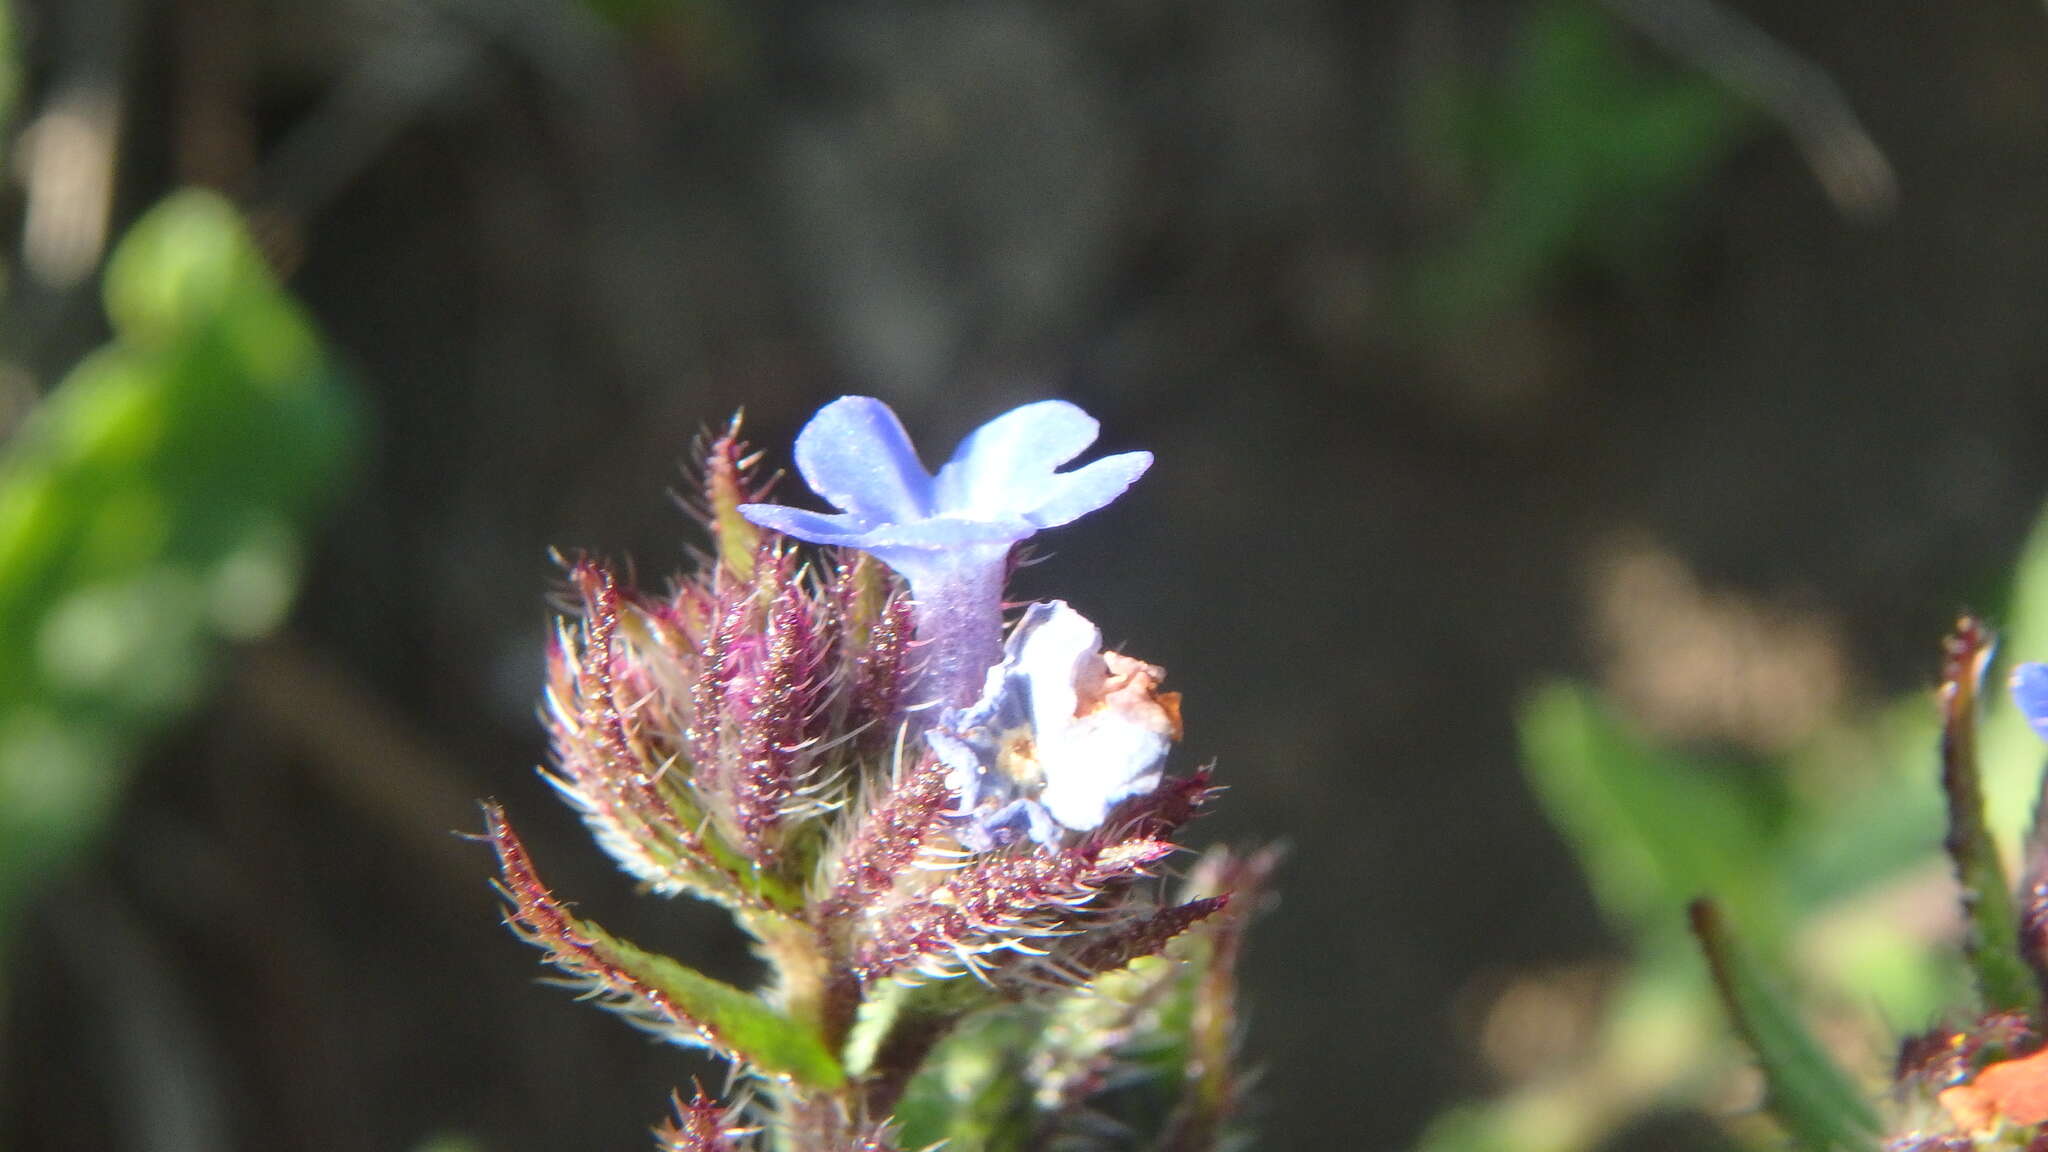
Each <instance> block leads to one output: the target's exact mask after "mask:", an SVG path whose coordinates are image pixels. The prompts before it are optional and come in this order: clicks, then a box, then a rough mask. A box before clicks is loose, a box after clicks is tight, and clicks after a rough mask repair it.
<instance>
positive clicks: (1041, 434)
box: [935, 400, 1101, 516]
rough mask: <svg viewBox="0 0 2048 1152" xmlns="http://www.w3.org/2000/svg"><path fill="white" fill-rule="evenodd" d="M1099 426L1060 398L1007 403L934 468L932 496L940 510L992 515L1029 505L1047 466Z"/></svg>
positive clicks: (1076, 450)
mask: <svg viewBox="0 0 2048 1152" xmlns="http://www.w3.org/2000/svg"><path fill="white" fill-rule="evenodd" d="M1100 431H1101V425H1099V424H1097V423H1096V422H1095V418H1094V417H1093V416H1090V415H1088V413H1086V412H1083V411H1082V410H1081V409H1079V408H1077V407H1075V406H1074V405H1072V404H1069V403H1067V402H1066V401H1064V400H1040V401H1038V402H1037V403H1035V404H1026V405H1024V406H1022V407H1020V408H1012V409H1011V410H1010V411H1008V412H1005V413H1003V414H1002V415H1001V416H998V417H996V418H995V419H993V420H991V421H989V422H988V423H986V424H983V425H982V426H981V427H979V428H976V429H975V430H974V431H973V432H970V433H968V435H967V438H966V439H964V440H962V441H960V446H959V447H958V448H955V449H954V450H953V458H952V459H951V460H949V461H947V462H946V465H945V467H943V468H940V469H939V474H938V481H937V488H936V490H935V498H936V500H937V502H938V509H939V510H940V511H943V512H952V513H964V514H968V515H977V516H992V515H1001V514H1005V513H1016V512H1019V511H1022V510H1024V509H1026V508H1030V507H1033V506H1035V505H1036V504H1038V503H1040V502H1042V501H1043V499H1044V498H1045V495H1046V494H1047V487H1046V481H1047V478H1048V477H1049V476H1051V474H1052V471H1053V469H1055V468H1058V467H1059V466H1060V465H1062V464H1065V463H1066V462H1067V461H1069V460H1072V459H1073V458H1074V457H1076V456H1079V455H1080V454H1081V453H1082V451H1084V450H1085V449H1086V448H1087V447H1088V446H1089V445H1090V444H1093V443H1095V437H1096V436H1097V435H1098V434H1099V432H1100Z"/></svg>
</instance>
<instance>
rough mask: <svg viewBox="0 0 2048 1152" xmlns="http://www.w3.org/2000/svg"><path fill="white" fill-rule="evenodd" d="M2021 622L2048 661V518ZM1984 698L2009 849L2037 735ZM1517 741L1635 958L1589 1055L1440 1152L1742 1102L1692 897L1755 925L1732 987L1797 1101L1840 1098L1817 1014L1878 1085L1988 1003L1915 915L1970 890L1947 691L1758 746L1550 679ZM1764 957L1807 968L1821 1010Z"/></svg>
mask: <svg viewBox="0 0 2048 1152" xmlns="http://www.w3.org/2000/svg"><path fill="white" fill-rule="evenodd" d="M2005 617H2006V619H2007V621H2008V627H2007V628H2006V629H2005V641H2004V651H2005V653H2006V654H2007V656H2008V657H2009V658H2010V659H2013V660H2024V659H2038V658H2041V657H2043V656H2044V655H2048V517H2044V518H2043V520H2042V521H2041V522H2040V524H2039V525H2038V526H2037V527H2036V528H2035V531H2034V533H2033V536H2032V538H2031V539H2030V541H2029V542H2028V544H2027V546H2026V549H2025V550H2024V552H2023V554H2022V556H2021V558H2020V562H2019V565H2018V567H2017V573H2016V576H2015V579H2014V581H2013V584H2012V588H2011V591H2010V594H2009V599H2008V601H2007V604H2006V608H2005ZM1932 654H1933V646H1932V645H1931V644H1930V660H1931V659H1932ZM1988 683H1990V684H1993V685H2002V683H2003V678H2002V676H2000V675H1997V674H1994V675H1993V676H1992V677H1990V679H1989V680H1988ZM1983 706H1984V713H1985V721H1984V724H1983V732H1984V738H1983V740H1982V745H1983V751H1984V756H1983V764H1984V775H1985V779H1986V792H1987V800H1988V807H1989V814H1990V823H1991V825H1992V830H1993V833H1994V835H1995V837H1996V839H1997V841H1998V844H1999V846H2000V848H2001V850H2002V851H2003V852H2004V853H2005V855H2006V856H2007V863H2008V864H2010V863H2012V859H2011V858H2012V857H2013V856H2014V855H2015V854H2016V851H2017V845H2018V844H2019V843H2020V832H2021V829H2022V828H2023V826H2024V825H2025V822H2026V820H2027V818H2028V813H2029V812H2030V811H2031V807H2032V804H2033V800H2034V793H2035V790H2036V789H2037V787H2038V782H2039V779H2040V768H2041V763H2042V754H2041V749H2040V741H2039V740H2038V738H2036V737H2035V736H2034V735H2033V734H2032V732H2031V731H2029V730H2028V728H2027V726H2026V723H2025V721H2024V720H2023V719H2021V718H2020V717H2019V716H2018V714H2017V709H2016V708H2014V707H2013V706H2012V704H2011V702H2010V700H2009V697H2008V695H2007V693H2005V692H2004V691H2003V690H2002V688H2001V689H2000V690H1994V691H1988V692H1987V693H1986V698H1985V700H1984V701H1983ZM1521 738H1522V752H1523V767H1524V770H1525V772H1526V773H1527V775H1528V778H1529V782H1530V784H1531V787H1532V789H1533V790H1534V792H1535V794H1536V796H1537V798H1538V799H1539V800H1540V801H1541V803H1542V805H1543V807H1544V810H1545V812H1546V813H1547V814H1548V816H1549V817H1550V820H1551V822H1552V823H1553V824H1554V825H1556V827H1557V828H1558V830H1559V832H1560V833H1561V834H1562V835H1563V836H1564V838H1565V840H1566V841H1567V842H1568V843H1569V844H1570V846H1571V847H1572V849H1573V851H1574V852H1575V853H1576V854H1577V856H1578V859H1579V863H1580V865H1581V867H1582V868H1583V869H1584V870H1585V873H1586V876H1587V879H1588V882H1589V884H1590V885H1591V888H1592V891H1593V895H1594V897H1595V899H1596V901H1597V903H1598V904H1599V907H1600V910H1601V913H1602V914H1603V916H1604V917H1605V919H1606V920H1607V923H1608V925H1609V927H1610V928H1611V930H1612V931H1613V932H1614V934H1615V936H1616V938H1617V939H1618V940H1620V941H1621V942H1622V943H1623V945H1624V946H1625V948H1626V950H1627V953H1628V956H1629V958H1630V959H1629V962H1628V965H1627V967H1626V968H1625V970H1624V971H1623V972H1622V973H1621V974H1620V975H1619V977H1618V979H1617V981H1616V984H1615V986H1614V987H1613V989H1612V990H1611V991H1610V992H1609V993H1608V994H1607V995H1606V997H1605V999H1604V1001H1603V1002H1602V1004H1601V1005H1600V1006H1599V1008H1598V1024H1597V1028H1596V1035H1595V1039H1594V1040H1593V1041H1592V1043H1591V1044H1590V1046H1589V1048H1588V1050H1587V1051H1586V1052H1585V1053H1584V1055H1583V1058H1582V1059H1581V1060H1580V1061H1579V1062H1578V1063H1576V1064H1574V1065H1573V1066H1571V1067H1568V1068H1559V1069H1555V1070H1553V1071H1552V1072H1551V1073H1550V1074H1547V1075H1545V1076H1542V1077H1539V1078H1537V1079H1535V1080H1532V1081H1530V1082H1527V1083H1524V1084H1521V1085H1519V1086H1517V1087H1515V1088H1513V1089H1511V1090H1510V1091H1508V1092H1507V1093H1506V1094H1504V1095H1502V1096H1501V1097H1499V1098H1498V1099H1495V1100H1493V1101H1489V1102H1486V1103H1481V1104H1473V1105H1467V1106H1464V1107H1461V1108H1458V1109H1456V1110H1454V1111H1453V1112H1451V1113H1448V1114H1446V1115H1445V1116H1443V1117H1441V1118H1439V1120H1438V1121H1437V1122H1436V1123H1435V1124H1434V1125H1433V1126H1432V1127H1431V1128H1430V1129H1429V1130H1428V1132H1427V1133H1426V1134H1425V1136H1424V1138H1423V1140H1422V1142H1421V1147H1423V1148H1425V1149H1428V1150H1429V1152H1508V1150H1514V1152H1582V1150H1588V1149H1594V1148H1598V1147H1601V1146H1603V1142H1604V1141H1607V1140H1609V1139H1611V1138H1612V1137H1613V1136H1614V1135H1615V1134H1616V1133H1617V1132H1619V1131H1621V1130H1623V1129H1624V1128H1625V1127H1626V1126H1627V1125H1629V1124H1631V1123H1633V1122H1635V1121H1636V1120H1638V1119H1640V1118H1641V1117H1643V1116H1644V1115H1647V1114H1651V1113H1656V1112H1663V1111H1673V1110H1677V1111H1691V1112H1695V1113H1709V1114H1725V1112H1726V1107H1725V1100H1726V1093H1727V1091H1728V1084H1729V1082H1730V1081H1729V1074H1730V1072H1731V1071H1733V1070H1735V1069H1737V1068H1739V1067H1741V1066H1742V1065H1743V1064H1745V1063H1747V1062H1748V1061H1749V1060H1750V1056H1749V1055H1748V1054H1747V1053H1745V1052H1744V1051H1743V1050H1742V1049H1741V1048H1739V1047H1738V1046H1737V1045H1736V1044H1735V1043H1734V1038H1733V1037H1732V1036H1731V1035H1730V1031H1729V1028H1728V1025H1727V1023H1726V1021H1725V1020H1724V1019H1723V1017H1722V1013H1721V1009H1720V1006H1718V1005H1717V1004H1716V995H1715V988H1714V984H1713V981H1712V980H1711V979H1710V971H1709V966H1708V965H1707V964H1706V963H1704V962H1703V961H1702V959H1701V957H1700V955H1699V952H1698V949H1697V947H1696V945H1695V941H1694V940H1693V939H1692V938H1691V933H1690V932H1689V931H1688V927H1689V926H1688V924H1687V922H1686V914H1685V913H1686V908H1687V905H1688V904H1689V903H1690V902H1691V901H1693V900H1694V899H1696V898H1698V897H1701V896H1712V897H1713V898H1714V900H1715V901H1716V903H1717V904H1718V905H1719V907H1720V908H1721V909H1725V913H1726V921H1727V923H1728V924H1729V925H1731V926H1732V927H1733V928H1734V929H1738V930H1740V931H1741V933H1742V934H1743V936H1744V937H1745V946H1744V947H1743V948H1741V949H1735V948H1733V946H1732V945H1731V946H1730V948H1729V950H1728V952H1727V954H1726V955H1725V956H1721V957H1717V961H1718V962H1720V963H1722V964H1724V965H1725V969H1726V970H1725V971H1723V972H1722V976H1723V981H1722V988H1721V992H1722V994H1723V996H1725V997H1726V998H1727V999H1728V1000H1729V1001H1730V1002H1731V1004H1730V1006H1731V1007H1732V1008H1733V1009H1734V1010H1735V1011H1736V1014H1737V1017H1738V1023H1739V1024H1740V1025H1741V1027H1742V1028H1743V1030H1744V1031H1745V1032H1747V1033H1748V1039H1749V1041H1750V1042H1751V1044H1752V1045H1753V1046H1755V1047H1756V1048H1757V1049H1758V1050H1760V1051H1762V1052H1763V1053H1764V1056H1765V1059H1766V1061H1767V1062H1768V1063H1769V1064H1770V1069H1769V1071H1770V1072H1771V1073H1772V1075H1773V1077H1774V1080H1776V1079H1781V1078H1782V1077H1783V1076H1784V1075H1785V1074H1786V1072H1787V1070H1788V1069H1789V1070H1790V1072H1791V1074H1792V1076H1793V1079H1794V1080H1795V1081H1796V1082H1797V1083H1795V1085H1794V1088H1793V1089H1788V1088H1787V1087H1785V1085H1784V1084H1783V1083H1778V1084H1777V1086H1776V1095H1777V1101H1776V1102H1777V1104H1778V1105H1779V1107H1780V1109H1781V1111H1784V1112H1787V1113H1791V1112H1795V1111H1800V1110H1799V1109H1798V1108H1797V1107H1796V1105H1797V1103H1798V1101H1799V1100H1801V1099H1807V1100H1827V1099H1837V1098H1843V1096H1842V1090H1841V1089H1840V1088H1839V1087H1835V1086H1831V1085H1830V1083H1829V1080H1830V1077H1831V1076H1833V1075H1834V1073H1833V1072H1832V1071H1831V1070H1830V1069H1829V1068H1828V1067H1827V1066H1826V1062H1825V1061H1824V1060H1823V1059H1822V1058H1821V1057H1820V1055H1819V1051H1820V1050H1819V1049H1818V1048H1814V1047H1812V1046H1811V1044H1810V1041H1809V1038H1808V1035H1807V1034H1806V1032H1805V1028H1804V1025H1811V1024H1815V1023H1819V1024H1822V1025H1825V1027H1822V1028H1819V1029H1817V1030H1816V1032H1815V1034H1819V1035H1826V1036H1829V1037H1830V1038H1831V1039H1832V1040H1833V1041H1834V1043H1833V1044H1832V1045H1831V1047H1832V1048H1833V1049H1834V1057H1835V1058H1836V1059H1840V1060H1842V1061H1843V1063H1844V1064H1845V1065H1847V1066H1848V1067H1849V1068H1850V1069H1851V1070H1852V1071H1853V1072H1855V1073H1857V1074H1859V1075H1860V1078H1862V1079H1867V1080H1868V1082H1869V1083H1868V1085H1867V1087H1868V1088H1869V1090H1870V1092H1866V1093H1865V1097H1868V1095H1869V1094H1870V1093H1872V1092H1874V1090H1875V1085H1876V1084H1877V1082H1878V1079H1879V1078H1880V1076H1881V1074H1882V1073H1883V1072H1884V1069H1885V1065H1886V1062H1887V1061H1888V1060H1889V1058H1890V1056H1891V1054H1892V1049H1891V1045H1892V1043H1893V1042H1894V1041H1895V1040H1896V1038H1897V1035H1898V1034H1899V1033H1901V1032H1904V1031H1907V1030H1913V1029H1917V1028H1922V1027H1926V1026H1928V1025H1929V1024H1931V1023H1933V1022H1935V1021H1937V1020H1941V1019H1944V1018H1949V1019H1954V1018H1955V1014H1957V1013H1964V1012H1968V1011H1970V1010H1972V1001H1973V997H1972V995H1971V993H1970V988H1971V980H1970V977H1969V974H1968V972H1967V970H1966V967H1965V964H1964V962H1963V957H1962V954H1961V951H1960V949H1959V948H1958V941H1957V940H1955V939H1953V938H1952V937H1950V936H1949V935H1947V932H1948V931H1949V930H1950V929H1948V928H1945V927H1944V926H1943V925H1941V924H1939V923H1930V922H1929V921H1928V920H1927V919H1926V918H1925V917H1917V918H1916V917H1914V916H1911V915H1907V914H1904V912H1902V909H1910V908H1911V907H1914V906H1915V905H1914V899H1913V897H1912V893H1913V891H1914V890H1915V887H1916V886H1921V887H1923V888H1924V887H1933V888H1935V889H1937V890H1939V891H1942V892H1945V893H1951V894H1952V893H1953V892H1954V891H1955V887H1954V883H1955V882H1954V872H1953V870H1952V868H1951V865H1950V863H1949V861H1948V860H1947V859H1946V857H1944V855H1943V854H1942V851H1941V843H1942V836H1943V831H1944V828H1945V826H1946V818H1945V815H1944V804H1943V796H1942V791H1941V772H1942V769H1941V759H1940V752H1939V748H1940V718H1939V709H1938V708H1937V705H1936V702H1935V700H1934V699H1933V698H1932V696H1931V695H1929V694H1916V695H1914V696H1911V697H1909V698H1907V699H1904V700H1900V701H1897V702H1894V703H1891V704H1889V705H1885V706H1881V707H1876V708H1872V709H1870V710H1868V711H1866V712H1865V713H1864V714H1862V715H1860V716H1857V717H1853V718H1851V719H1849V720H1846V721H1843V722H1840V723H1838V724H1836V725H1834V726H1833V727H1830V728H1827V729H1825V730H1823V731H1822V732H1820V733H1819V734H1817V735H1816V736H1815V737H1813V738H1812V739H1811V740H1809V741H1808V742H1807V743H1805V744H1804V745H1802V746H1801V747H1799V748H1797V749H1795V750H1794V751H1791V752H1789V753H1786V754H1785V755H1783V756H1779V757H1773V758H1767V759H1763V760H1757V761H1743V760H1739V759H1734V758H1722V759H1710V758H1707V757H1703V756H1700V755H1697V754H1691V753H1686V752H1681V751H1679V750H1676V749H1672V748H1667V747H1660V746H1658V745H1657V744H1655V743H1653V742H1652V741H1650V740H1648V739H1646V738H1645V737H1643V736H1642V735H1641V734H1639V733H1637V732H1635V731H1633V730H1632V729H1631V728H1630V727H1629V725H1628V724H1627V723H1626V722H1625V721H1624V720H1623V719H1622V718H1621V717H1620V716H1619V715H1617V714H1616V713H1615V712H1614V710H1613V709H1612V708H1610V707H1609V706H1608V705H1607V704H1606V703H1605V702H1604V701H1603V700H1602V699H1600V697H1599V696H1598V695H1597V694H1596V693H1595V692H1593V691H1592V690H1590V689H1588V688H1586V687H1583V686H1580V685H1575V684H1553V685H1550V686H1548V687H1545V688H1543V689H1541V690H1539V691H1538V692H1536V693H1535V694H1534V695H1533V696H1532V697H1531V698H1530V701H1529V703H1528V705H1527V706H1526V707H1525V708H1524V709H1523V712H1522V723H1521ZM1709 943H1710V947H1711V941H1710V942H1709ZM1752 953H1753V954H1754V956H1755V959H1754V960H1751V959H1749V956H1750V955H1751V954H1752ZM1765 972H1770V973H1776V974H1783V975H1784V976H1789V977H1790V979H1789V980H1788V981H1786V983H1787V985H1788V988H1796V989H1798V990H1799V991H1800V992H1802V993H1803V995H1801V996H1799V997H1798V998H1797V1001H1796V1002H1798V1003H1800V1004H1801V1005H1803V1006H1804V1008H1805V1010H1806V1011H1805V1012H1804V1013H1803V1014H1802V1013H1795V1012H1793V1011H1792V1010H1791V1009H1790V1008H1788V1007H1786V1004H1787V1003H1788V1001H1782V1000H1780V999H1779V996H1780V994H1781V992H1782V990H1780V989H1778V988H1776V987H1775V983H1776V981H1774V980H1769V979H1766V978H1765V977H1764V976H1762V975H1761V974H1762V973H1765ZM1876 1021H1882V1024H1876V1023H1875V1022H1876ZM1845 1037H1846V1038H1848V1040H1847V1042H1846V1043H1844V1038H1845ZM1808 1073H1811V1075H1808ZM1802 1077H1803V1079H1802ZM1852 1111H1855V1110H1854V1109H1850V1110H1846V1111H1845V1110H1842V1109H1835V1110H1833V1112H1832V1113H1831V1114H1830V1115H1822V1114H1821V1113H1823V1112H1829V1110H1828V1109H1826V1108H1814V1109H1806V1110H1805V1111H1804V1112H1803V1113H1802V1114H1801V1115H1800V1116H1792V1117H1790V1119H1791V1121H1792V1123H1793V1125H1794V1126H1795V1127H1798V1128H1799V1129H1800V1131H1798V1132H1795V1133H1794V1135H1795V1136H1796V1137H1800V1138H1803V1140H1804V1144H1805V1146H1808V1147H1829V1146H1854V1144H1853V1142H1852V1141H1850V1140H1849V1139H1848V1138H1847V1137H1846V1136H1844V1135H1843V1133H1844V1132H1847V1131H1849V1129H1840V1130H1836V1129H1837V1128H1838V1127H1839V1126H1834V1125H1833V1120H1834V1119H1835V1118H1839V1117H1846V1116H1848V1115H1849V1112H1852ZM1851 1119H1855V1120H1856V1124H1855V1125H1852V1127H1860V1125H1862V1123H1863V1120H1862V1119H1861V1118H1857V1117H1851ZM1736 1128H1737V1129H1738V1131H1735V1132H1734V1133H1733V1134H1732V1135H1733V1137H1734V1138H1737V1139H1739V1140H1743V1141H1745V1142H1746V1144H1748V1145H1752V1146H1755V1147H1759V1148H1762V1147H1773V1146H1779V1145H1781V1144H1782V1139H1783V1138H1782V1136H1781V1135H1779V1134H1777V1133H1776V1132H1774V1131H1760V1130H1759V1129H1760V1128H1762V1126H1761V1125H1758V1124H1757V1123H1756V1122H1755V1118H1753V1117H1752V1118H1749V1119H1748V1120H1747V1121H1745V1123H1743V1124H1739V1125H1737V1126H1736Z"/></svg>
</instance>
